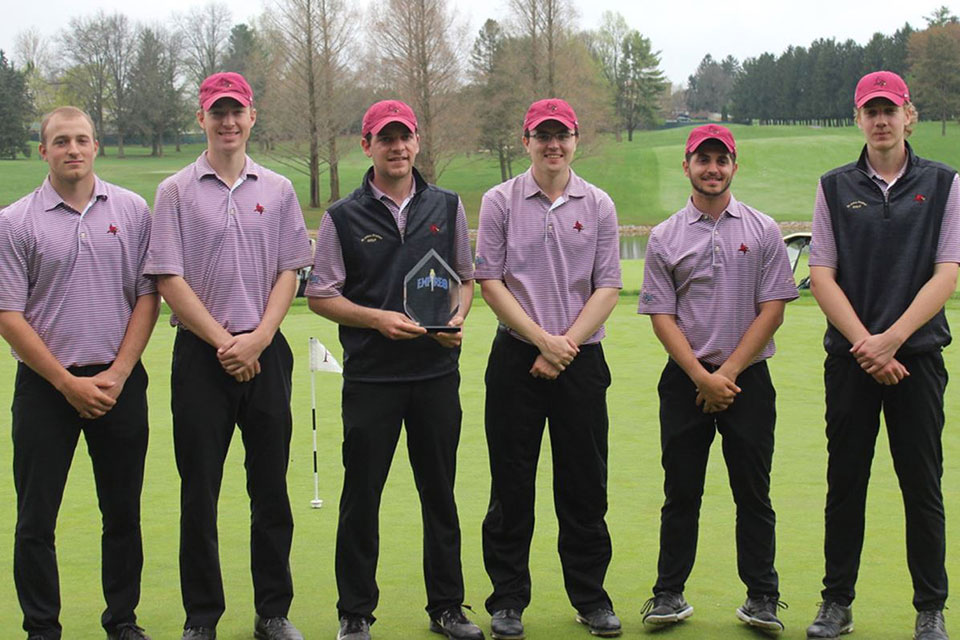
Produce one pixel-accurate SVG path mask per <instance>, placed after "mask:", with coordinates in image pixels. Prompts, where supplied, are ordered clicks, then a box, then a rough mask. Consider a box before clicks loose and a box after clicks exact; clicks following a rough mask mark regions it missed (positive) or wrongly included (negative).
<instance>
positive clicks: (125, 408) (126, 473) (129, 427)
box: [13, 363, 147, 640]
mask: <svg viewBox="0 0 960 640" xmlns="http://www.w3.org/2000/svg"><path fill="white" fill-rule="evenodd" d="M107 368H108V365H94V366H87V367H73V368H71V369H70V372H71V373H72V374H74V375H77V376H92V375H95V374H97V373H99V372H100V371H103V370H104V369H107ZM146 391H147V373H146V371H144V369H143V366H142V365H140V364H139V363H137V366H136V367H134V369H133V372H132V373H131V374H130V377H129V378H128V379H127V381H126V383H125V384H124V387H123V391H122V392H121V393H120V396H119V397H118V398H117V403H116V404H115V405H114V406H113V408H112V409H111V410H110V411H108V412H107V413H106V415H104V416H103V417H101V418H97V419H95V420H86V419H84V418H81V417H80V416H79V415H77V410H76V409H74V408H73V407H72V406H71V405H70V403H69V402H67V400H66V398H64V397H63V395H61V394H60V392H58V391H57V390H56V389H54V388H53V386H52V385H51V384H50V383H49V382H47V381H46V380H44V379H43V378H42V377H41V376H39V375H38V374H37V373H35V372H34V371H33V370H32V369H30V368H29V367H27V366H26V365H24V364H22V363H21V364H20V365H18V367H17V381H16V387H15V389H14V395H13V479H14V483H15V485H16V489H17V530H16V540H15V543H14V551H13V575H14V581H15V582H16V585H17V596H18V597H19V599H20V607H21V608H22V609H23V628H24V629H25V630H26V631H27V633H28V634H29V635H32V634H37V635H43V636H44V637H46V638H50V639H51V640H56V639H57V638H59V637H60V633H61V627H60V622H59V620H58V618H59V614H60V583H59V574H58V572H57V553H56V548H55V546H54V530H55V528H56V523H57V512H58V511H59V510H60V502H61V500H62V499H63V490H64V487H65V486H66V482H67V473H68V471H69V470H70V463H71V462H72V460H73V454H74V450H75V449H76V446H77V441H78V440H79V438H80V432H81V431H82V432H83V435H84V438H85V439H86V442H87V449H88V451H89V453H90V459H91V461H92V462H93V475H94V480H95V481H96V487H97V499H98V502H99V505H100V513H101V515H102V516H103V533H102V535H101V557H102V582H103V595H104V598H105V600H106V603H107V608H106V610H105V611H104V612H103V615H102V616H101V623H102V624H103V626H104V628H106V629H107V630H108V631H111V630H113V629H114V628H115V627H116V626H117V625H119V624H123V623H130V622H135V621H136V619H137V617H136V614H135V613H134V609H135V608H136V606H137V603H138V602H139V601H140V572H141V569H142V568H143V549H142V544H141V537H140V489H141V488H142V487H143V465H144V458H145V457H146V453H147V394H146Z"/></svg>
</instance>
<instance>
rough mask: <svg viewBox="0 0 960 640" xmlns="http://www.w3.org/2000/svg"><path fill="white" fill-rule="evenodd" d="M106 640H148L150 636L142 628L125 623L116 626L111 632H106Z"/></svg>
mask: <svg viewBox="0 0 960 640" xmlns="http://www.w3.org/2000/svg"><path fill="white" fill-rule="evenodd" d="M107 640H150V636H148V635H147V632H146V631H144V630H143V628H142V627H138V626H137V625H135V624H133V623H132V622H127V623H125V624H121V625H119V626H117V628H116V629H114V630H113V631H108V632H107Z"/></svg>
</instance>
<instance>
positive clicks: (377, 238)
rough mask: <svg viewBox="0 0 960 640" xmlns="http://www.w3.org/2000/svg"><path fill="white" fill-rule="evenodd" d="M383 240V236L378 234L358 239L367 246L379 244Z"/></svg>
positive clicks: (370, 234) (369, 234)
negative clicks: (373, 243)
mask: <svg viewBox="0 0 960 640" xmlns="http://www.w3.org/2000/svg"><path fill="white" fill-rule="evenodd" d="M381 240H383V236H382V235H380V234H379V233H368V234H367V235H365V236H363V237H362V238H360V242H365V243H367V244H369V243H371V242H380V241H381Z"/></svg>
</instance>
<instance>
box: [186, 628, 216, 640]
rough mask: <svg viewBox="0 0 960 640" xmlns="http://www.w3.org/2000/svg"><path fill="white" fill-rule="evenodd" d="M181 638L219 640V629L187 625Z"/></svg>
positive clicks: (187, 639)
mask: <svg viewBox="0 0 960 640" xmlns="http://www.w3.org/2000/svg"><path fill="white" fill-rule="evenodd" d="M181 640H217V630H216V629H211V628H210V627H187V628H186V629H184V630H183V637H182V638H181Z"/></svg>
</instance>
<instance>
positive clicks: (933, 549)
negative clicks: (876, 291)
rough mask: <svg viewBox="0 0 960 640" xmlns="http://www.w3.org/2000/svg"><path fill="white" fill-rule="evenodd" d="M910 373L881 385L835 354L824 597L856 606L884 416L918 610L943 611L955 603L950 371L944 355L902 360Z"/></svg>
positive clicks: (827, 366) (829, 371) (830, 376)
mask: <svg viewBox="0 0 960 640" xmlns="http://www.w3.org/2000/svg"><path fill="white" fill-rule="evenodd" d="M897 359H898V360H900V362H901V363H902V364H903V365H904V366H905V367H907V370H908V371H910V375H909V376H907V377H906V378H904V379H903V380H901V381H900V383H899V384H896V385H893V386H884V385H881V384H879V383H877V382H876V381H875V380H874V379H873V378H872V377H871V376H869V375H867V374H866V373H864V371H863V370H862V369H861V368H860V365H859V364H857V361H856V360H855V359H853V358H852V357H848V356H827V359H826V362H825V363H824V376H823V380H824V386H825V388H826V400H827V450H828V452H829V462H828V467H827V487H828V488H827V506H826V511H825V520H826V537H825V540H824V545H823V547H824V555H825V558H826V574H825V576H824V579H823V585H824V589H823V592H822V595H823V598H824V599H825V600H826V599H830V600H836V601H838V602H840V603H841V604H850V603H851V602H852V601H853V598H854V596H855V595H856V594H855V591H854V587H855V585H856V582H857V573H858V571H859V569H860V552H861V551H862V549H863V533H864V509H865V505H866V501H867V484H868V482H869V480H870V465H871V462H872V461H873V451H874V447H875V446H876V440H877V433H878V431H879V429H880V411H881V409H882V410H883V415H884V418H885V419H886V424H887V437H888V439H889V441H890V454H891V456H892V457H893V466H894V469H895V470H896V473H897V478H898V480H899V481H900V491H901V493H902V494H903V505H904V512H905V515H906V521H907V565H908V566H909V568H910V575H911V577H912V578H913V604H914V606H915V607H916V608H917V610H919V611H923V610H928V609H942V608H943V604H944V602H945V601H946V599H947V572H946V568H945V566H944V562H945V553H946V552H945V549H946V535H945V518H944V513H943V494H942V493H941V490H940V478H941V476H942V475H943V449H942V447H941V442H940V436H941V433H942V432H943V422H944V417H943V393H944V390H945V389H946V386H947V371H946V369H945V368H944V366H943V356H942V355H941V354H940V352H939V351H936V352H932V353H923V354H916V355H913V356H906V357H903V358H901V357H899V356H898V357H897Z"/></svg>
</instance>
